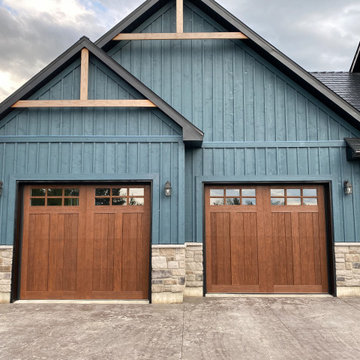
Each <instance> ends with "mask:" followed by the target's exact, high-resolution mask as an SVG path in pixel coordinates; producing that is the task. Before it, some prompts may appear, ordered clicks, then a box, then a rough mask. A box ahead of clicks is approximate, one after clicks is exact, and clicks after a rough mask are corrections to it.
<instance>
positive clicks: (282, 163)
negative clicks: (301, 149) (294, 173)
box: [277, 148, 288, 178]
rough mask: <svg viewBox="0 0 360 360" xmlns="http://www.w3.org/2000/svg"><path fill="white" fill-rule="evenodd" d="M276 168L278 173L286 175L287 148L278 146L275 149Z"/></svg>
mask: <svg viewBox="0 0 360 360" xmlns="http://www.w3.org/2000/svg"><path fill="white" fill-rule="evenodd" d="M277 168H278V174H279V175H280V176H283V177H284V178H285V176H286V175H288V167H287V149H284V148H278V149H277Z"/></svg>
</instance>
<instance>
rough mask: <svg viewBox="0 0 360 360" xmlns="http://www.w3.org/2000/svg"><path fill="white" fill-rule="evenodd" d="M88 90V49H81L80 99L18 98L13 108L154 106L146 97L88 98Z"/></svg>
mask: <svg viewBox="0 0 360 360" xmlns="http://www.w3.org/2000/svg"><path fill="white" fill-rule="evenodd" d="M88 91H89V50H88V49H86V48H83V49H82V50H81V76H80V100H19V101H17V102H16V103H15V104H14V105H12V107H13V108H83V107H104V108H105V107H114V108H122V107H141V108H144V107H156V105H155V104H154V103H152V102H151V101H150V100H146V99H140V100H138V99H130V100H90V99H89V98H88Z"/></svg>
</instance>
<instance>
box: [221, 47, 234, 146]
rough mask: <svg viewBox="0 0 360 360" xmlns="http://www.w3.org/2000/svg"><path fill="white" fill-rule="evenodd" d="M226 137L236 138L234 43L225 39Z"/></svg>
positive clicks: (226, 138)
mask: <svg viewBox="0 0 360 360" xmlns="http://www.w3.org/2000/svg"><path fill="white" fill-rule="evenodd" d="M224 52H225V54H224V95H223V99H224V109H223V111H224V115H223V116H224V137H223V140H227V141H233V140H234V71H233V69H234V64H233V60H234V59H233V56H232V54H233V53H234V44H233V43H232V42H228V41H224Z"/></svg>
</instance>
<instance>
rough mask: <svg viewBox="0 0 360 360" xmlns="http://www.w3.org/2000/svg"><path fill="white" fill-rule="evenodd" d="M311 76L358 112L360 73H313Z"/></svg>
mask: <svg viewBox="0 0 360 360" xmlns="http://www.w3.org/2000/svg"><path fill="white" fill-rule="evenodd" d="M311 74H312V75H313V76H315V77H316V78H317V79H318V80H320V81H321V82H322V83H323V84H324V85H326V86H327V87H328V88H329V89H331V90H332V91H334V92H335V93H336V94H338V95H339V96H341V97H342V98H343V99H344V100H345V101H347V102H348V103H349V104H350V105H352V106H353V107H354V108H355V109H357V110H358V111H360V73H349V72H313V73H311Z"/></svg>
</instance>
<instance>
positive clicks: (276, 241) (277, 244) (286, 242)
mask: <svg viewBox="0 0 360 360" xmlns="http://www.w3.org/2000/svg"><path fill="white" fill-rule="evenodd" d="M272 240H273V241H272V244H273V256H274V259H277V260H276V261H274V263H273V264H274V267H273V276H274V282H275V284H279V285H283V284H293V283H294V274H293V242H292V237H291V214H289V213H273V214H272Z"/></svg>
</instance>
